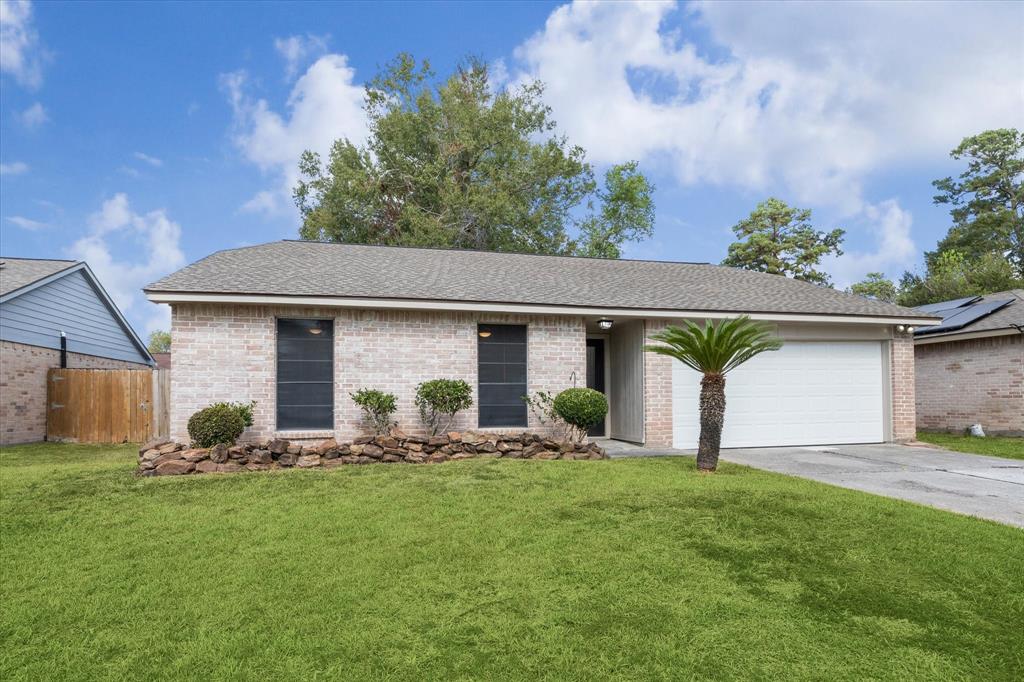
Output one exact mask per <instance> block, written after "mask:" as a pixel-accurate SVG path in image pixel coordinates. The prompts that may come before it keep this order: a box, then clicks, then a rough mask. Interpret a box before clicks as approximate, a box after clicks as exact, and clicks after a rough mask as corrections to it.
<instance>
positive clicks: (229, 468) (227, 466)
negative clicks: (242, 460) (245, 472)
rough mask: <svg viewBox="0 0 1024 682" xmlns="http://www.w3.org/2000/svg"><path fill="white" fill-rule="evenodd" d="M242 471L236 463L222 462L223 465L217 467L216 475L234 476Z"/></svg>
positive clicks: (240, 466)
mask: <svg viewBox="0 0 1024 682" xmlns="http://www.w3.org/2000/svg"><path fill="white" fill-rule="evenodd" d="M241 470H242V465H241V464H239V463H238V462H224V463H223V464H218V465H217V473H221V474H234V473H238V472H239V471H241Z"/></svg>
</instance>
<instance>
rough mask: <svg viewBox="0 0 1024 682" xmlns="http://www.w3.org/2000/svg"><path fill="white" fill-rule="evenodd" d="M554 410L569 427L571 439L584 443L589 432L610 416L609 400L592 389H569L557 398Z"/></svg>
mask: <svg viewBox="0 0 1024 682" xmlns="http://www.w3.org/2000/svg"><path fill="white" fill-rule="evenodd" d="M554 409H555V413H556V414H557V415H558V416H559V417H561V418H562V420H564V421H565V423H566V424H568V425H569V435H570V437H571V438H572V439H573V440H574V441H576V442H577V443H582V442H583V439H584V438H586V437H587V430H588V429H589V428H590V427H591V426H594V425H595V424H597V423H599V422H600V421H601V420H602V419H604V417H605V415H606V414H608V399H607V398H605V397H604V394H603V393H601V392H600V391H595V390H594V389H592V388H567V389H565V390H564V391H562V392H561V393H559V394H558V395H557V396H555V402H554Z"/></svg>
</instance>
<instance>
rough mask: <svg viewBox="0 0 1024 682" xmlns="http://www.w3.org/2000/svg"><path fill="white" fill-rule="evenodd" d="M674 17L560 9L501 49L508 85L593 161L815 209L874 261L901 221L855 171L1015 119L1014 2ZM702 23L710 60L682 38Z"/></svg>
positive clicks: (820, 6) (663, 6) (649, 6)
mask: <svg viewBox="0 0 1024 682" xmlns="http://www.w3.org/2000/svg"><path fill="white" fill-rule="evenodd" d="M676 10H677V7H676V5H675V4H674V3H591V2H575V3H574V4H571V5H566V6H562V7H559V8H558V9H556V10H555V11H554V12H552V13H551V15H550V16H549V17H548V19H547V22H546V24H545V26H544V28H543V29H542V30H541V31H540V32H538V33H537V34H536V35H534V36H533V37H531V38H530V39H529V40H527V41H526V42H525V43H524V44H522V45H521V46H520V47H519V48H518V49H517V50H516V52H515V56H516V58H517V60H518V67H517V68H518V71H517V73H516V74H515V75H514V76H513V79H512V80H513V82H520V83H521V82H523V81H525V80H527V79H532V78H538V79H540V80H541V81H543V82H544V83H545V86H546V90H545V100H546V102H547V103H548V104H550V105H551V107H552V108H553V112H554V116H555V118H556V120H557V121H558V123H559V125H560V127H561V129H562V130H563V131H564V132H565V133H567V134H568V135H569V138H570V140H571V141H572V142H574V143H578V144H580V145H582V146H583V147H584V148H585V149H586V150H587V151H588V153H589V154H590V158H591V159H592V160H594V161H596V162H598V163H615V162H620V161H623V160H626V159H639V160H642V161H644V162H645V163H647V164H667V165H668V166H669V167H670V168H671V169H672V170H673V172H674V174H675V175H676V177H677V178H678V179H679V180H680V181H681V182H682V183H684V184H698V183H710V184H715V185H720V186H726V187H738V188H741V189H744V190H747V191H750V192H755V193H758V194H768V193H780V194H782V195H784V196H790V197H792V198H793V199H794V200H795V202H797V203H798V204H802V205H812V206H817V207H826V208H828V209H829V210H830V211H831V212H833V213H835V214H837V215H845V216H847V217H848V218H851V219H852V220H853V222H854V223H856V224H859V225H862V228H863V229H865V230H868V231H870V232H871V233H872V234H873V235H874V236H875V237H876V238H877V240H878V245H879V247H878V252H877V253H878V254H882V253H886V254H888V253H889V252H888V251H887V249H890V248H891V247H894V246H895V247H898V248H897V249H896V250H895V253H897V254H902V256H901V257H903V258H905V259H908V260H912V259H913V257H914V249H912V248H911V249H910V250H909V251H908V250H907V248H906V247H907V245H908V244H909V245H910V246H911V247H912V241H910V236H909V225H910V216H909V214H907V213H906V211H903V210H902V209H900V208H899V207H898V205H896V204H894V203H889V202H882V203H881V204H878V205H875V204H873V203H872V201H871V200H869V199H868V198H866V197H865V195H864V187H865V185H866V181H867V180H868V178H869V177H870V176H871V174H872V173H874V172H878V171H880V170H882V169H890V170H891V169H892V168H898V167H909V166H912V165H914V164H920V163H922V162H924V163H939V162H942V161H944V160H945V159H946V157H947V154H948V152H949V150H950V149H951V148H953V147H954V146H956V144H957V143H958V142H959V141H960V140H961V139H962V138H963V137H965V136H967V135H970V134H973V133H976V132H978V131H981V130H985V129H986V128H991V127H1002V126H1010V125H1020V124H1022V123H1024V92H1022V88H1021V87H1020V82H1021V76H1022V61H1021V52H1020V29H1021V26H1022V24H1024V3H1016V4H1014V3H1005V4H999V3H972V4H970V5H967V4H956V3H942V4H929V5H920V4H914V3H824V2H821V3H724V2H715V3H698V4H696V5H694V6H691V7H689V8H688V9H687V10H685V11H680V12H676ZM667 18H669V19H671V20H672V21H671V23H672V26H668V25H667V23H669V22H666V19H667ZM678 22H681V23H682V30H680V29H679V28H678V27H677V26H676V24H677V23H678ZM702 27H703V28H706V29H707V31H708V32H709V33H710V35H711V37H712V39H713V42H714V43H715V46H716V49H714V50H713V52H715V53H721V54H724V55H726V56H725V57H722V58H719V59H712V58H710V57H708V56H706V54H707V52H708V51H707V50H705V49H704V47H703V46H702V48H701V49H700V50H699V49H698V46H697V45H696V44H694V43H691V42H687V40H686V39H684V38H683V37H682V36H685V35H688V34H689V33H691V31H690V30H689V29H692V28H702ZM899 216H902V217H899ZM887 240H888V241H887ZM861 256H863V257H865V258H867V255H865V254H861ZM887 257H888V256H887ZM875 260H877V258H876V259H875ZM870 261H871V259H870V258H867V260H864V261H863V263H862V264H865V265H866V264H868V263H869V262H870Z"/></svg>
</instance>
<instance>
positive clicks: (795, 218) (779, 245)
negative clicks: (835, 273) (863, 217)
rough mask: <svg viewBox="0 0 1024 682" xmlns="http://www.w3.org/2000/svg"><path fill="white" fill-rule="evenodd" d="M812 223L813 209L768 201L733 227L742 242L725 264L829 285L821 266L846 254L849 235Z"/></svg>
mask: <svg viewBox="0 0 1024 682" xmlns="http://www.w3.org/2000/svg"><path fill="white" fill-rule="evenodd" d="M810 221H811V210H810V209H807V208H794V207H792V206H789V205H788V204H786V202H784V201H782V200H780V199H776V198H774V197H772V198H770V199H766V200H765V201H762V202H761V203H760V204H758V205H757V208H755V209H754V210H753V211H752V212H751V214H750V215H749V216H748V217H747V218H745V219H743V220H741V221H740V222H738V223H737V224H736V225H734V226H733V228H732V231H733V232H734V233H735V234H736V236H737V237H738V238H739V241H736V242H734V243H733V244H731V245H730V246H729V255H728V256H726V258H725V260H723V261H722V265H731V266H734V267H739V268H746V269H747V270H756V271H758V272H768V273H771V274H773V275H786V276H787V277H793V278H794V279H802V280H804V281H807V282H813V283H815V284H824V285H829V284H830V281H829V277H828V274H826V273H825V272H822V271H821V270H818V265H819V264H820V263H821V259H822V258H823V257H825V256H826V255H828V254H835V255H837V256H840V255H842V253H843V252H842V249H841V248H840V247H841V245H842V243H843V235H844V234H846V233H845V231H844V230H842V229H839V228H836V229H834V230H832V231H831V232H819V231H818V230H815V229H814V227H813V226H812V225H811V222H810Z"/></svg>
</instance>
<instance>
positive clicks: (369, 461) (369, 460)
mask: <svg viewBox="0 0 1024 682" xmlns="http://www.w3.org/2000/svg"><path fill="white" fill-rule="evenodd" d="M376 461H377V460H375V459H374V458H373V457H363V456H362V455H360V456H359V457H357V458H356V464H373V463H374V462H376Z"/></svg>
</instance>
